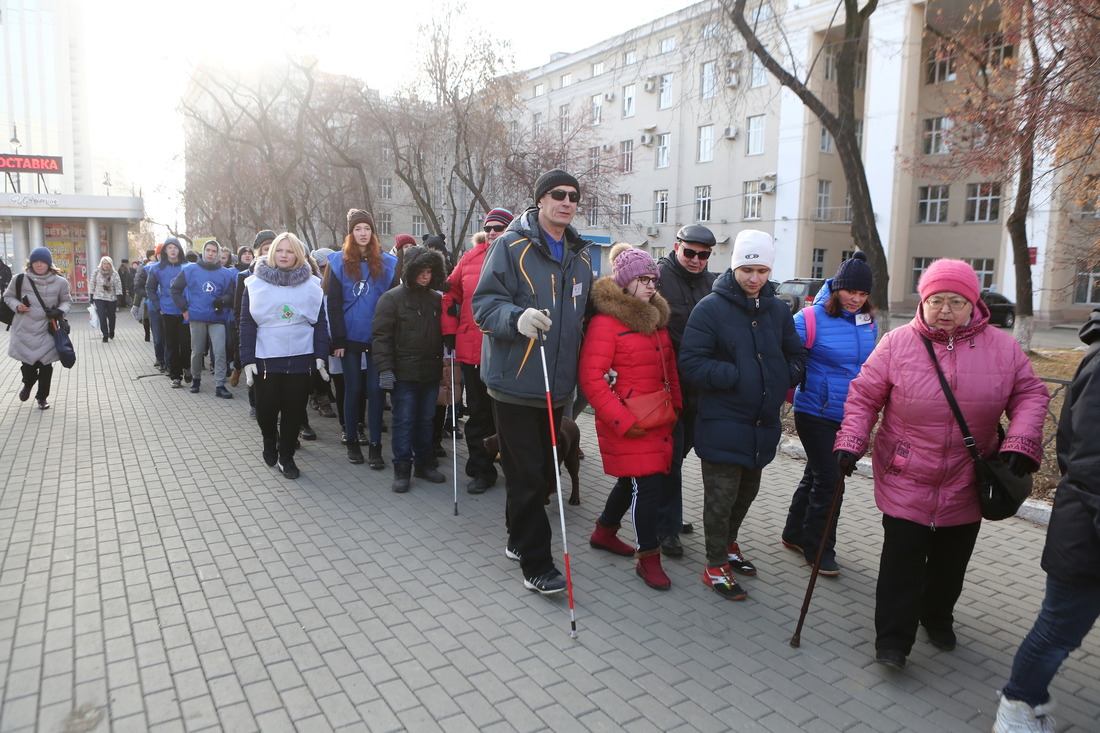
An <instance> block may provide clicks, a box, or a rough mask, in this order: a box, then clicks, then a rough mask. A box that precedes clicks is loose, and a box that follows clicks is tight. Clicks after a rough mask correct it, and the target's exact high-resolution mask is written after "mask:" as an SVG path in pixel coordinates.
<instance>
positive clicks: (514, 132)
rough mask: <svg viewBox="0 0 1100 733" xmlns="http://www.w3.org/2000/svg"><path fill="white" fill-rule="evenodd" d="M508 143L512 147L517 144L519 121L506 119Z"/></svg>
mask: <svg viewBox="0 0 1100 733" xmlns="http://www.w3.org/2000/svg"><path fill="white" fill-rule="evenodd" d="M508 143H509V144H510V145H511V146H512V147H513V148H515V147H518V146H519V121H518V120H509V121H508Z"/></svg>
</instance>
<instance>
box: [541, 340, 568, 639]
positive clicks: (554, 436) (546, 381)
mask: <svg viewBox="0 0 1100 733" xmlns="http://www.w3.org/2000/svg"><path fill="white" fill-rule="evenodd" d="M545 341H546V335H545V334H544V333H543V332H542V331H539V356H540V357H541V358H542V382H543V385H544V386H545V387H546V411H547V414H548V415H549V418H550V445H551V446H552V447H553V449H554V480H555V481H556V482H557V489H558V516H559V517H561V546H562V551H563V553H564V554H565V587H566V594H567V595H568V596H569V627H570V630H569V637H570V638H572V639H576V638H577V616H576V614H575V613H574V611H573V574H572V573H571V572H570V570H569V543H568V542H567V541H566V539H565V505H564V504H563V503H562V500H561V468H559V467H558V430H557V426H556V425H554V401H553V400H552V399H551V397H550V373H549V372H548V371H547V369H546V344H545Z"/></svg>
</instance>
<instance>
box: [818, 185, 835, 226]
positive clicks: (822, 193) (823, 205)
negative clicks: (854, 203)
mask: <svg viewBox="0 0 1100 733" xmlns="http://www.w3.org/2000/svg"><path fill="white" fill-rule="evenodd" d="M832 193H833V182H832V181H822V180H819V181H818V182H817V207H816V208H815V209H814V218H815V219H817V220H818V221H829V214H830V210H831V209H832Z"/></svg>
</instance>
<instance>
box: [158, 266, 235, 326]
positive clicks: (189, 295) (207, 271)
mask: <svg viewBox="0 0 1100 733" xmlns="http://www.w3.org/2000/svg"><path fill="white" fill-rule="evenodd" d="M236 287H237V271H236V270H231V269H228V268H225V267H222V266H221V263H218V262H214V263H207V262H188V263H187V264H186V265H184V266H183V269H182V270H181V271H180V274H179V276H178V277H177V278H176V279H175V280H173V281H172V302H174V303H175V304H176V307H177V308H179V309H180V310H183V311H187V316H188V321H199V322H203V323H229V322H230V320H232V316H233V292H234V290H235V289H236ZM218 298H221V299H222V301H223V302H222V306H221V308H215V307H214V301H215V300H216V299H218ZM219 310H220V311H221V312H220V313H219V312H218V311H219Z"/></svg>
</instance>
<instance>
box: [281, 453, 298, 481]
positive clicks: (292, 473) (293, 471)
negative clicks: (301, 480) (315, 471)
mask: <svg viewBox="0 0 1100 733" xmlns="http://www.w3.org/2000/svg"><path fill="white" fill-rule="evenodd" d="M279 473H281V474H283V475H284V476H286V477H287V478H298V477H299V476H301V475H302V472H301V471H299V470H298V466H297V465H296V464H295V463H294V455H293V454H291V455H289V456H285V455H284V456H279Z"/></svg>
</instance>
